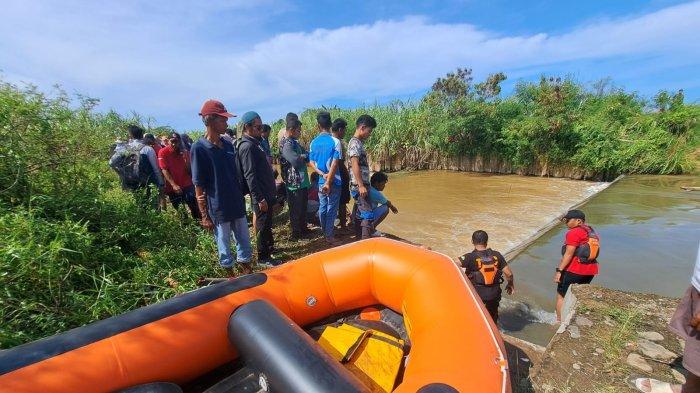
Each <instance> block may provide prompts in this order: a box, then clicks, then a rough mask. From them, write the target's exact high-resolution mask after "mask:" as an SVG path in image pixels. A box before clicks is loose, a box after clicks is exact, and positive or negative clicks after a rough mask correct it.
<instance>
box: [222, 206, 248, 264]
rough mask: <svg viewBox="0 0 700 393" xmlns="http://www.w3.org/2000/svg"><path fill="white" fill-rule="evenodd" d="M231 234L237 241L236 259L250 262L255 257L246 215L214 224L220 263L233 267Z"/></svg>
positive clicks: (241, 261)
mask: <svg viewBox="0 0 700 393" xmlns="http://www.w3.org/2000/svg"><path fill="white" fill-rule="evenodd" d="M231 235H233V241H234V242H236V261H237V262H239V263H250V260H251V259H252V258H253V248H252V247H251V245H250V232H249V231H248V221H247V220H246V218H245V216H244V217H241V218H237V219H235V220H233V221H229V222H220V223H217V224H215V226H214V237H215V238H216V248H217V249H218V250H219V263H220V264H221V266H222V267H224V268H230V267H233V262H234V261H233V255H232V254H231Z"/></svg>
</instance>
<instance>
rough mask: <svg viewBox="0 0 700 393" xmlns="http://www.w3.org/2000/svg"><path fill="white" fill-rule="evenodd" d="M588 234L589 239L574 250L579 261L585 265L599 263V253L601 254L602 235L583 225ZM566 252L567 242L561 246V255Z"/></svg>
mask: <svg viewBox="0 0 700 393" xmlns="http://www.w3.org/2000/svg"><path fill="white" fill-rule="evenodd" d="M581 228H583V229H584V230H585V231H586V234H588V241H587V242H586V243H584V244H581V245H580V246H578V247H576V251H574V256H576V257H578V261H579V263H581V264H584V265H590V264H593V263H598V260H597V259H598V255H600V236H598V234H597V233H596V231H594V230H593V228H591V227H589V226H587V225H582V226H581ZM565 253H566V244H564V245H562V246H561V255H564V254H565Z"/></svg>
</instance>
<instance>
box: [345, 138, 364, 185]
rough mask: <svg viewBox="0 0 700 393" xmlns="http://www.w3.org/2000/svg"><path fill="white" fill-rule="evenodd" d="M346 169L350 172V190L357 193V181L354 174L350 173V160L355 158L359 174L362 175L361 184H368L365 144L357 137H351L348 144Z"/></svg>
mask: <svg viewBox="0 0 700 393" xmlns="http://www.w3.org/2000/svg"><path fill="white" fill-rule="evenodd" d="M348 157H349V158H350V159H349V160H348V168H349V170H350V190H352V191H357V189H358V188H359V184H360V183H359V182H358V179H355V174H354V173H353V171H352V158H353V157H357V158H358V159H359V161H360V174H361V175H362V179H360V180H362V183H363V184H365V185H368V184H369V163H368V162H367V151H365V144H364V143H363V142H362V141H361V140H360V139H359V138H357V137H352V139H350V142H349V143H348Z"/></svg>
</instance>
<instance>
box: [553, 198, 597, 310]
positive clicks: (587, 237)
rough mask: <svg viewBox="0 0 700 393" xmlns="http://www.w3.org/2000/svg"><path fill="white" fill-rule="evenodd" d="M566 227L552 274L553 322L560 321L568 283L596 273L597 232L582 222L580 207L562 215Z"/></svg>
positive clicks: (580, 281)
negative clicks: (554, 320)
mask: <svg viewBox="0 0 700 393" xmlns="http://www.w3.org/2000/svg"><path fill="white" fill-rule="evenodd" d="M562 222H563V223H565V224H566V226H567V227H568V228H569V230H568V231H567V232H566V235H565V237H564V245H563V246H562V250H561V254H562V257H561V261H560V262H559V266H557V268H556V273H555V274H554V282H555V283H557V322H560V321H561V308H562V305H563V304H564V295H566V292H567V291H568V289H569V286H570V285H571V284H590V283H591V281H592V280H593V277H594V276H595V275H596V274H598V261H597V260H596V258H597V257H598V240H599V238H598V234H597V233H595V231H594V230H593V228H591V227H590V226H588V225H586V215H585V214H583V212H582V211H581V210H569V211H568V212H566V214H565V215H564V217H562Z"/></svg>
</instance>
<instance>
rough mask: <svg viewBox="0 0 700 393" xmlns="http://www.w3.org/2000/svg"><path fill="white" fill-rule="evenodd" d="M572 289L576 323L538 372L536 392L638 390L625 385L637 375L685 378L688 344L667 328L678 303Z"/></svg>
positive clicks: (671, 379) (535, 374)
mask: <svg viewBox="0 0 700 393" xmlns="http://www.w3.org/2000/svg"><path fill="white" fill-rule="evenodd" d="M571 288H572V291H573V292H572V294H573V295H574V298H575V301H572V303H571V304H572V308H571V309H572V310H573V314H571V315H572V317H571V320H570V321H571V322H570V324H569V325H568V326H565V327H564V328H561V329H560V331H561V333H559V334H556V335H555V336H554V338H553V339H552V341H551V342H550V343H549V345H548V346H547V349H546V352H545V354H544V355H543V356H542V359H541V361H540V363H539V364H537V365H536V366H535V368H534V369H533V370H532V382H533V386H534V391H536V392H547V393H560V392H561V393H563V392H570V393H573V392H593V393H607V392H634V391H636V390H633V389H631V388H630V387H629V386H628V385H627V384H626V382H625V380H626V378H627V377H629V376H631V375H637V376H650V377H653V378H656V379H659V380H662V381H667V382H674V383H678V382H679V380H682V378H683V377H682V375H683V374H684V373H685V372H686V371H685V370H684V369H683V368H682V366H681V365H680V363H681V359H680V354H682V352H683V351H682V349H681V345H682V342H681V341H680V340H679V339H678V338H677V337H676V336H675V335H674V334H673V333H671V332H670V331H669V330H668V329H667V327H666V326H667V324H668V321H669V320H670V319H671V315H672V314H673V312H674V310H675V308H676V306H677V305H678V299H672V298H666V297H662V296H657V295H651V294H640V293H628V292H621V291H614V290H610V289H606V288H600V287H596V286H592V285H576V286H572V287H571ZM567 296H568V295H567Z"/></svg>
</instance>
